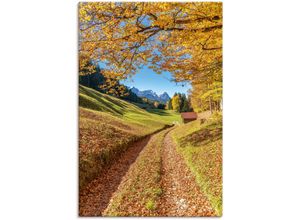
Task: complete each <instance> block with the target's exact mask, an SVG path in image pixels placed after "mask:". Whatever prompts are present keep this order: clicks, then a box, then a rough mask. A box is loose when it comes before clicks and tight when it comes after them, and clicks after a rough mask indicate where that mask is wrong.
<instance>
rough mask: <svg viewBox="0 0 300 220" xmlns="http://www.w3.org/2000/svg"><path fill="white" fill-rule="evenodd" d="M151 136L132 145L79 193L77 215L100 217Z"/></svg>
mask: <svg viewBox="0 0 300 220" xmlns="http://www.w3.org/2000/svg"><path fill="white" fill-rule="evenodd" d="M150 137H151V136H148V137H146V138H144V139H142V140H140V141H138V142H136V143H134V144H133V145H132V146H131V147H130V148H129V149H128V150H127V151H126V152H125V153H124V154H122V155H121V156H120V157H119V159H117V160H116V161H115V162H114V163H113V164H112V165H111V166H110V167H109V169H108V170H106V171H105V172H104V173H102V175H101V176H99V177H98V178H96V179H95V180H94V181H92V182H91V183H90V184H88V186H87V187H86V188H85V189H84V190H83V191H82V192H80V195H79V215H80V216H101V215H102V212H103V211H104V210H105V208H106V207H107V205H108V203H109V200H110V198H111V196H112V194H113V192H114V191H116V190H117V188H118V186H119V184H120V182H121V181H122V178H123V176H125V174H126V172H127V171H128V169H129V167H130V165H131V164H132V163H133V162H134V161H135V160H136V158H137V157H138V155H139V153H140V152H141V151H142V149H143V148H144V146H146V145H147V143H148V141H149V140H150Z"/></svg>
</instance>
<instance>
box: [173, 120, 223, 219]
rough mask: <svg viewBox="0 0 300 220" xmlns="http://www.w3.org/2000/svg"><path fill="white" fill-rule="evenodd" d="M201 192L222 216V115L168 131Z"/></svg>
mask: <svg viewBox="0 0 300 220" xmlns="http://www.w3.org/2000/svg"><path fill="white" fill-rule="evenodd" d="M171 135H172V137H173V139H174V141H175V143H176V144H177V151H178V152H179V153H180V154H182V155H183V157H184V159H185V161H186V163H187V165H188V167H189V169H190V170H191V171H192V173H193V174H194V175H195V177H196V181H197V183H198V185H199V186H200V188H201V190H202V191H203V192H204V193H205V195H206V196H207V198H208V199H209V200H210V202H211V204H212V206H213V208H214V209H215V211H216V214H217V215H218V216H221V215H222V115H220V114H218V115H213V116H212V117H211V118H210V119H209V120H208V121H207V122H206V123H204V124H202V125H200V123H199V121H198V120H197V121H193V122H190V123H187V124H184V125H182V126H178V127H177V128H176V129H174V130H173V131H172V132H171Z"/></svg>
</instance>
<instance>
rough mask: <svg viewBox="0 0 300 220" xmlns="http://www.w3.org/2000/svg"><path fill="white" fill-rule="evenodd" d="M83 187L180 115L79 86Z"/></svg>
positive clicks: (80, 151)
mask: <svg viewBox="0 0 300 220" xmlns="http://www.w3.org/2000/svg"><path fill="white" fill-rule="evenodd" d="M79 106H80V109H79V128H80V129H79V138H80V140H79V143H80V146H79V155H80V186H81V187H83V186H84V185H85V184H86V183H88V182H89V181H91V180H92V179H93V178H95V177H96V176H97V175H98V174H99V172H101V169H102V168H103V167H104V166H105V165H106V164H108V163H109V162H110V161H111V160H113V159H115V158H116V157H117V155H118V154H119V153H120V152H122V151H125V150H126V149H127V147H128V146H129V145H130V144H131V143H132V142H134V141H136V140H138V139H139V138H142V137H143V136H145V135H147V134H151V133H153V132H155V131H157V130H160V129H163V128H164V127H165V126H166V125H170V124H172V123H173V122H174V121H180V115H179V114H177V113H175V112H173V111H166V110H157V111H156V110H155V111H152V112H151V113H150V112H147V111H146V110H144V109H141V108H139V107H137V106H136V105H134V104H131V103H129V102H126V101H123V100H121V99H118V98H115V97H112V96H109V95H106V94H102V93H100V92H98V91H96V90H93V89H90V88H87V87H84V86H80V87H79Z"/></svg>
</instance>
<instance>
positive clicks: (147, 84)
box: [121, 66, 191, 97]
mask: <svg viewBox="0 0 300 220" xmlns="http://www.w3.org/2000/svg"><path fill="white" fill-rule="evenodd" d="M171 79H172V75H171V73H169V72H162V74H157V73H155V72H154V71H153V70H151V69H149V68H148V67H146V66H145V67H143V68H142V69H140V70H139V72H138V73H137V74H135V75H134V76H133V77H132V78H131V79H126V80H123V81H121V83H123V84H124V85H126V86H129V87H133V86H134V87H136V88H138V89H139V90H141V91H143V90H148V89H151V90H153V91H154V92H156V93H157V94H158V95H160V94H162V93H164V92H167V93H168V94H169V96H171V97H172V96H173V95H174V93H175V92H180V93H185V94H187V91H188V90H189V89H190V88H191V85H190V84H188V83H184V84H183V83H177V85H176V83H175V82H171ZM182 85H183V86H182Z"/></svg>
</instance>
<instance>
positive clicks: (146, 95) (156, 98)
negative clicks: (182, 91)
mask: <svg viewBox="0 0 300 220" xmlns="http://www.w3.org/2000/svg"><path fill="white" fill-rule="evenodd" d="M131 91H132V92H133V93H135V94H136V95H137V96H139V97H142V98H147V99H150V100H153V101H159V102H163V103H166V102H167V101H169V100H170V99H171V98H170V96H169V95H168V93H166V92H164V93H163V94H161V95H159V96H158V95H157V94H156V93H155V92H153V91H152V90H144V91H140V90H139V89H137V88H135V87H132V88H131Z"/></svg>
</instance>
